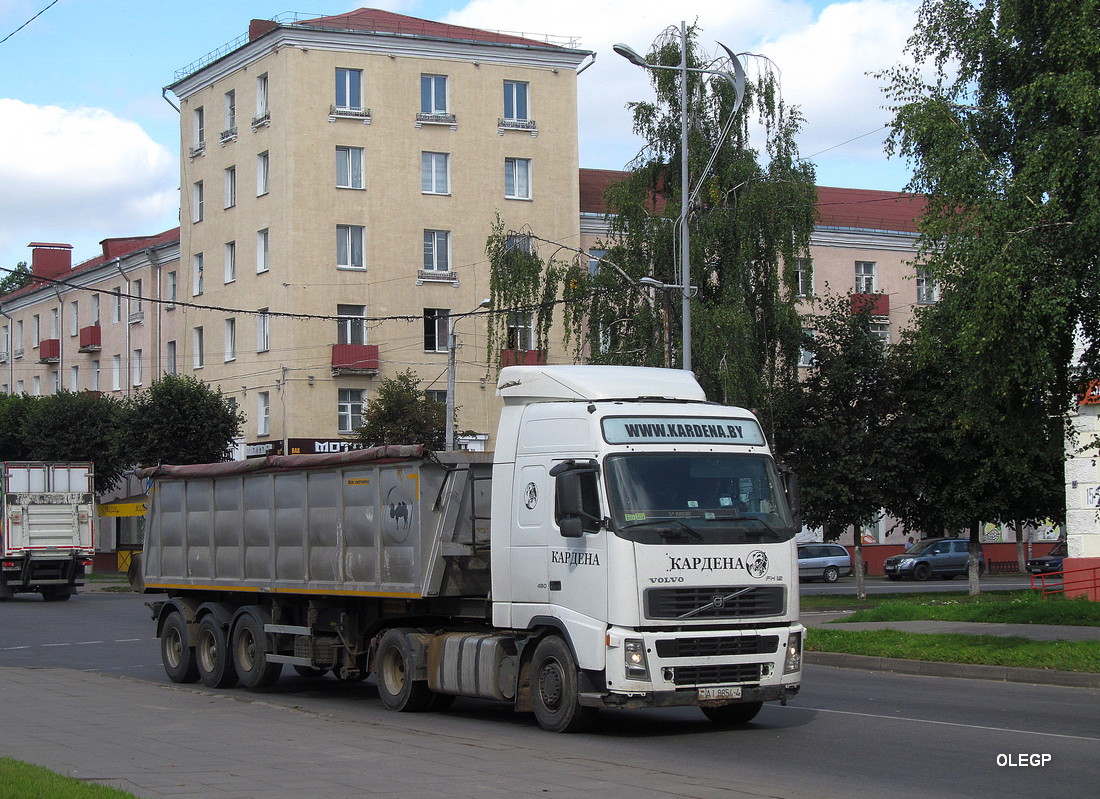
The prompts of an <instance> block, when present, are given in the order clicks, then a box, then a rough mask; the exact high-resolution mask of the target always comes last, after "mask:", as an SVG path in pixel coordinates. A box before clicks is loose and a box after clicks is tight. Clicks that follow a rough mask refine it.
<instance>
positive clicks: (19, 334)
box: [12, 319, 23, 358]
mask: <svg viewBox="0 0 1100 799" xmlns="http://www.w3.org/2000/svg"><path fill="white" fill-rule="evenodd" d="M22 354H23V320H22V319H16V320H15V332H14V336H13V338H12V357H14V358H17V357H19V356H20V355H22Z"/></svg>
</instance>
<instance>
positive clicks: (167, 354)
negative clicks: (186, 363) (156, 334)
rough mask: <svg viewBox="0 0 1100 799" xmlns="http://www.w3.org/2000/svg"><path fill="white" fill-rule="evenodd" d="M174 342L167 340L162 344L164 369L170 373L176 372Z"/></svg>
mask: <svg viewBox="0 0 1100 799" xmlns="http://www.w3.org/2000/svg"><path fill="white" fill-rule="evenodd" d="M177 369H178V367H177V365H176V342H175V341H169V342H168V343H166V344H165V345H164V371H165V372H167V373H168V374H170V375H174V374H176V373H177Z"/></svg>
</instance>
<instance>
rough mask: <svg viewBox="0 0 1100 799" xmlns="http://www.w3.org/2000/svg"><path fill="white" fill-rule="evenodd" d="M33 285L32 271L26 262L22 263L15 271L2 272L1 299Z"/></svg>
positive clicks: (0, 279)
mask: <svg viewBox="0 0 1100 799" xmlns="http://www.w3.org/2000/svg"><path fill="white" fill-rule="evenodd" d="M30 284H31V270H30V267H28V266H27V262H26V261H20V262H19V263H17V264H16V265H15V269H11V270H4V271H0V297H2V296H4V295H5V294H10V293H11V292H13V291H15V290H17V289H21V288H23V287H24V286H29V285H30Z"/></svg>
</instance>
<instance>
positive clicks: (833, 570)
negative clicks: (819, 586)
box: [821, 566, 840, 583]
mask: <svg viewBox="0 0 1100 799" xmlns="http://www.w3.org/2000/svg"><path fill="white" fill-rule="evenodd" d="M821 579H822V580H824V581H825V582H827V583H835V582H836V581H837V580H839V579H840V569H838V568H837V567H836V566H829V567H828V568H826V569H825V571H823V572H822V573H821Z"/></svg>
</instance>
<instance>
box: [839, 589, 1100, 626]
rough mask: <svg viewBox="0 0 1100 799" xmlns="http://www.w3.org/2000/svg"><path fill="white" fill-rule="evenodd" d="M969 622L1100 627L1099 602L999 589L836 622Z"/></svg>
mask: <svg viewBox="0 0 1100 799" xmlns="http://www.w3.org/2000/svg"><path fill="white" fill-rule="evenodd" d="M925 619H927V620H932V621H967V622H982V623H989V624H1068V625H1078V626H1084V627H1100V603H1096V602H1091V601H1089V600H1088V599H1086V598H1084V597H1081V598H1077V599H1065V598H1064V597H1053V598H1043V596H1041V595H1040V594H1038V593H1036V592H1035V591H1022V592H1015V591H1007V592H1006V591H996V592H993V593H986V594H983V595H982V596H980V597H966V598H962V597H952V598H943V597H933V596H932V595H924V596H922V597H920V598H919V599H913V598H912V597H910V598H908V599H892V600H888V601H885V602H882V603H881V604H879V605H878V606H877V607H874V608H868V609H866V610H859V611H856V612H855V613H853V614H851V615H850V616H845V617H844V618H842V619H838V620H837V623H838V624H840V623H844V622H863V621H917V620H925Z"/></svg>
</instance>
